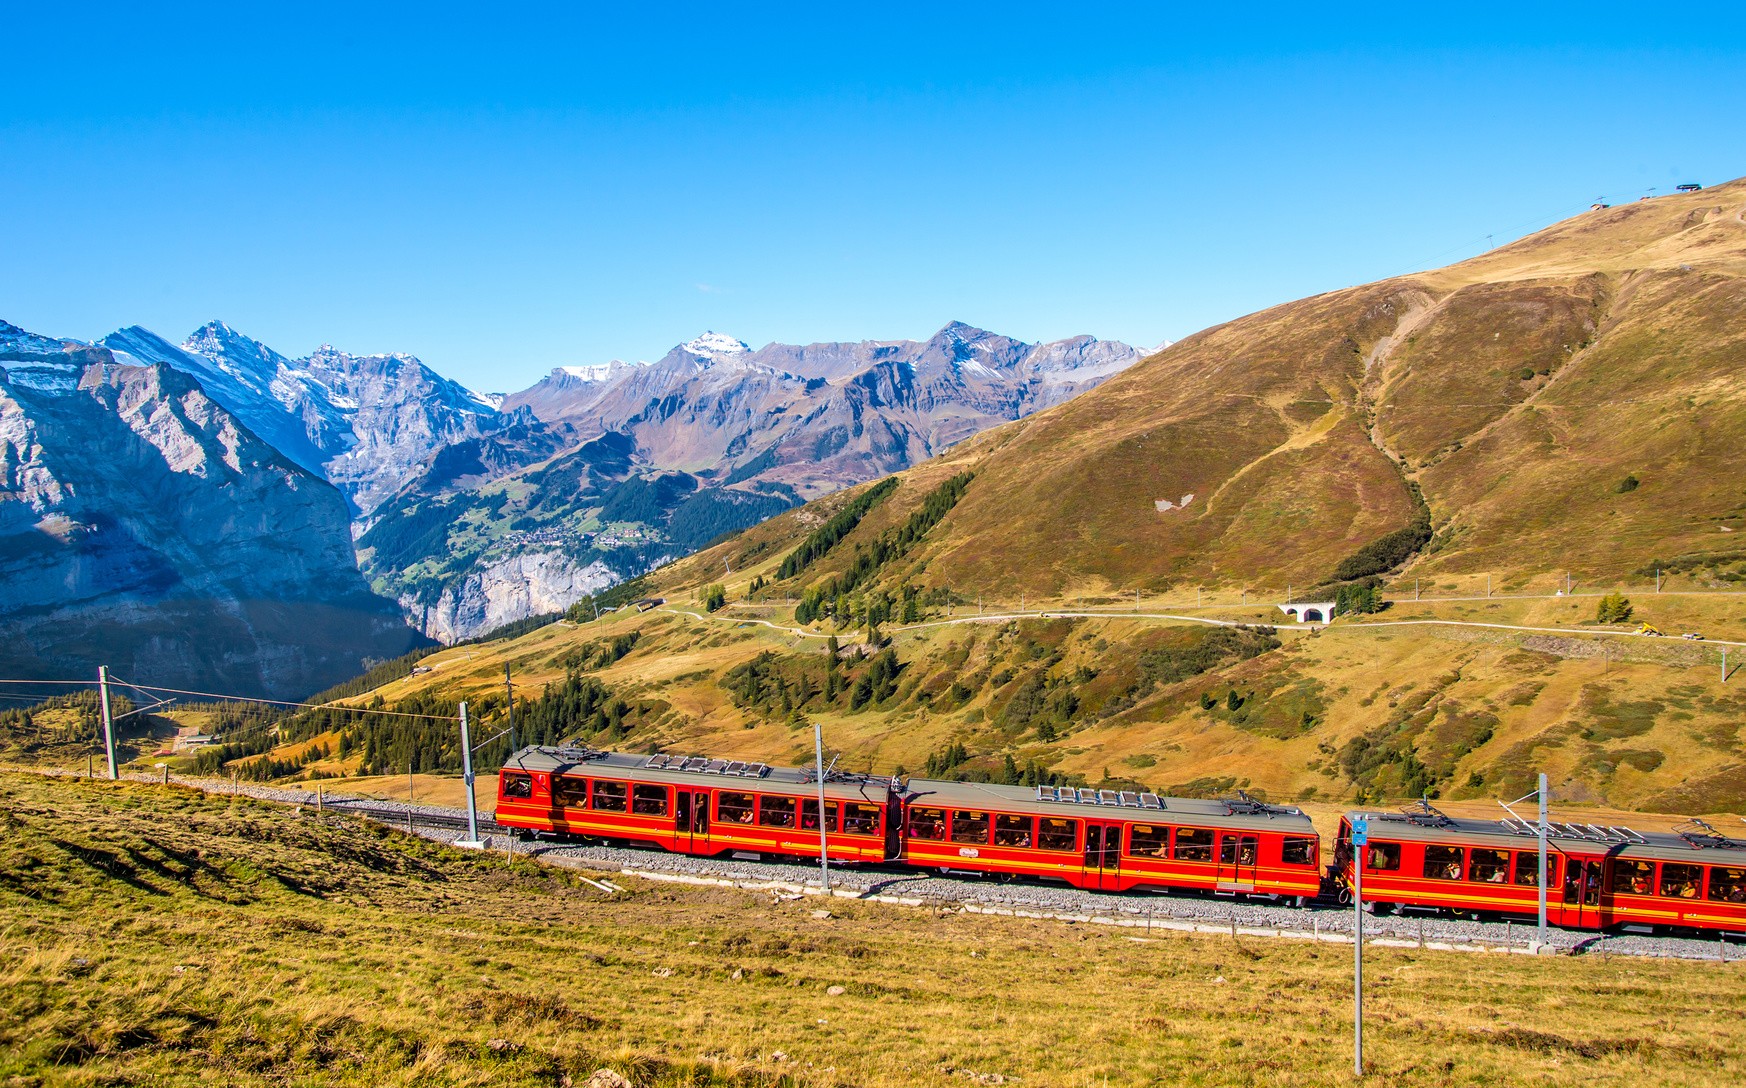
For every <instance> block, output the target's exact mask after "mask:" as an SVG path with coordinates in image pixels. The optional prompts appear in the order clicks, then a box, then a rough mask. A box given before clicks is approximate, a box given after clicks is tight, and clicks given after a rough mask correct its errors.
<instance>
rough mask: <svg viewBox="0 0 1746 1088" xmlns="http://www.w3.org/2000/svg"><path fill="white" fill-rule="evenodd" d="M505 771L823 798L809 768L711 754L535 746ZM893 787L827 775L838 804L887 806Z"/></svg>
mask: <svg viewBox="0 0 1746 1088" xmlns="http://www.w3.org/2000/svg"><path fill="white" fill-rule="evenodd" d="M503 769H504V770H506V771H535V772H540V773H544V774H575V775H586V776H587V777H590V778H623V779H626V780H630V779H634V780H636V781H638V782H659V783H661V784H662V785H672V786H712V787H715V788H718V789H734V788H736V787H738V788H740V789H745V790H750V791H753V792H757V793H785V794H794V795H796V796H802V797H817V796H818V776H817V774H816V773H815V772H814V771H812V770H811V769H810V768H807V769H802V768H798V767H772V766H770V765H769V764H766V763H754V762H748V761H746V760H737V759H732V760H730V759H710V758H709V757H707V756H677V755H637V754H635V753H632V752H604V751H601V750H600V749H598V748H584V747H546V746H544V745H532V746H530V747H527V748H523V749H522V750H521V751H519V752H517V753H515V754H514V755H513V756H510V757H509V759H508V760H507V761H505V762H504V764H503ZM891 788H892V781H891V779H889V778H883V777H879V776H875V775H862V774H852V773H844V772H830V771H827V777H826V778H825V788H824V793H825V796H826V797H827V798H832V799H835V800H839V801H871V802H873V803H875V804H881V805H882V804H884V803H885V802H886V801H887V800H888V799H889V797H890V795H891Z"/></svg>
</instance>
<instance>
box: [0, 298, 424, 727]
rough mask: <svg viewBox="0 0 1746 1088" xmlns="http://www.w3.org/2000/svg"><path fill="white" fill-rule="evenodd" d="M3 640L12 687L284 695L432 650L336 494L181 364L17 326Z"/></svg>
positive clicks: (5, 332)
mask: <svg viewBox="0 0 1746 1088" xmlns="http://www.w3.org/2000/svg"><path fill="white" fill-rule="evenodd" d="M0 633H3V634H4V636H5V637H4V647H5V648H4V650H0V658H3V659H4V671H5V672H6V675H8V676H14V677H20V676H24V677H29V676H50V677H54V678H61V677H66V676H73V677H85V676H90V675H93V674H94V673H95V671H96V668H97V666H98V665H99V664H107V665H109V666H111V667H112V668H114V669H115V670H116V671H117V672H118V673H120V674H121V675H124V676H128V677H130V678H134V679H142V678H148V677H149V678H150V680H143V679H142V682H157V683H163V684H169V685H175V686H184V687H188V686H198V687H203V688H205V689H206V690H221V691H232V692H239V693H251V692H253V693H261V694H267V695H273V696H280V697H284V696H297V695H302V694H306V693H308V692H310V691H313V690H318V689H320V688H322V687H325V686H327V685H329V684H331V683H333V682H335V681H337V680H339V679H342V678H344V677H346V676H348V675H353V674H355V673H356V672H357V670H358V669H359V668H360V667H362V665H363V664H364V662H365V661H366V660H368V659H370V658H380V657H391V656H395V655H397V654H400V653H403V652H405V650H406V649H408V648H410V646H411V645H412V644H413V641H414V636H413V635H412V633H411V632H410V631H409V630H408V629H407V628H406V627H405V625H404V624H403V623H402V622H401V621H400V618H399V617H398V616H397V615H396V614H395V613H394V610H393V609H392V607H391V606H390V605H389V604H388V602H386V601H384V600H382V599H381V598H378V597H376V596H374V595H372V594H371V593H370V592H369V590H368V588H367V587H366V586H365V585H364V583H363V581H362V579H361V578H360V577H359V576H358V573H357V568H356V561H355V557H354V555H353V552H352V544H351V535H350V531H349V527H348V523H347V515H346V509H345V504H344V502H343V500H342V499H341V498H340V496H339V494H338V493H337V492H336V491H334V489H333V488H332V487H331V486H329V485H328V484H327V483H326V482H325V481H323V480H321V479H320V478H318V477H316V476H313V475H311V474H310V473H309V472H307V471H306V470H304V469H303V468H301V467H299V466H298V465H296V464H294V463H293V462H292V461H290V460H289V459H287V458H286V457H284V456H283V455H281V454H280V453H279V452H278V451H277V450H275V449H273V448H272V447H271V446H269V445H268V444H266V443H265V442H263V441H262V440H261V439H260V438H258V437H257V436H256V435H255V434H254V433H253V432H252V431H250V430H249V429H248V428H247V427H245V426H243V425H241V424H240V423H239V422H238V420H237V419H236V417H235V416H233V415H232V414H231V413H230V412H228V411H227V410H226V409H225V408H224V407H223V406H222V405H220V404H218V403H217V402H216V401H214V400H213V399H212V398H210V397H208V396H207V395H206V393H205V391H204V390H203V389H202V388H201V387H200V386H199V385H198V384H197V383H196V382H195V381H194V380H192V379H191V378H190V377H188V376H187V375H185V374H183V373H181V372H180V371H178V370H176V369H173V368H171V367H169V366H167V365H162V364H156V365H151V366H129V365H121V364H119V363H117V362H116V360H115V357H114V356H113V355H111V353H110V352H109V351H108V350H107V349H105V348H102V347H94V346H88V345H83V344H78V343H74V342H65V341H56V340H50V339H47V338H43V337H37V336H32V335H31V334H28V333H25V332H23V331H22V330H20V329H17V328H16V327H14V326H11V325H6V324H3V323H0Z"/></svg>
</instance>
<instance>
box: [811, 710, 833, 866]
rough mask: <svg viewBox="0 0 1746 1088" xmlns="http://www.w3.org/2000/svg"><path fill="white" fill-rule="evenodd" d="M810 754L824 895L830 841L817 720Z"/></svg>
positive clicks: (821, 735)
mask: <svg viewBox="0 0 1746 1088" xmlns="http://www.w3.org/2000/svg"><path fill="white" fill-rule="evenodd" d="M812 754H813V758H814V759H816V760H817V761H818V872H819V876H820V878H821V879H822V880H823V881H824V890H825V894H826V895H829V894H830V892H831V860H830V852H829V851H830V839H829V838H827V837H826V836H827V834H828V831H827V828H826V824H825V815H826V814H825V790H824V787H825V773H824V727H823V726H821V725H819V723H818V719H817V718H814V719H813V722H812Z"/></svg>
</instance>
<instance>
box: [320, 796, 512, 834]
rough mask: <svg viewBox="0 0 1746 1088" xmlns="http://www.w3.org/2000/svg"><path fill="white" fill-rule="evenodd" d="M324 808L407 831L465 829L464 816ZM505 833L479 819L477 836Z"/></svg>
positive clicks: (336, 804)
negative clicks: (419, 829) (429, 828)
mask: <svg viewBox="0 0 1746 1088" xmlns="http://www.w3.org/2000/svg"><path fill="white" fill-rule="evenodd" d="M326 808H327V809H328V810H330V811H334V812H344V813H348V814H351V815H355V816H362V817H364V818H365V819H370V820H375V821H377V822H379V823H384V824H388V825H389V826H390V827H404V828H407V829H408V830H412V829H414V828H419V827H440V828H442V829H443V830H445V831H465V830H466V829H467V818H466V817H465V816H458V815H452V814H449V813H441V812H417V811H414V810H410V809H402V808H384V807H382V806H380V805H356V804H349V803H346V802H343V801H342V802H333V801H330V802H328V803H327V805H326ZM507 832H508V828H505V827H504V826H503V825H501V824H499V823H498V822H497V821H496V820H493V819H490V818H489V817H486V816H480V817H479V834H481V835H502V834H505V833H507Z"/></svg>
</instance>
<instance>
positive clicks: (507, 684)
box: [503, 661, 518, 755]
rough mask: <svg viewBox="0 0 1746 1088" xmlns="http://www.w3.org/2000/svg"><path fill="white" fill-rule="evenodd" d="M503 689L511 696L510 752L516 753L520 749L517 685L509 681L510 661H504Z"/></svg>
mask: <svg viewBox="0 0 1746 1088" xmlns="http://www.w3.org/2000/svg"><path fill="white" fill-rule="evenodd" d="M503 691H504V693H505V694H506V695H508V696H509V752H510V754H511V755H514V754H515V753H516V751H517V750H518V745H517V744H516V743H515V686H514V685H513V684H511V683H510V682H509V662H507V661H505V662H504V663H503Z"/></svg>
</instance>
